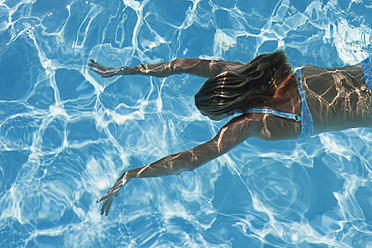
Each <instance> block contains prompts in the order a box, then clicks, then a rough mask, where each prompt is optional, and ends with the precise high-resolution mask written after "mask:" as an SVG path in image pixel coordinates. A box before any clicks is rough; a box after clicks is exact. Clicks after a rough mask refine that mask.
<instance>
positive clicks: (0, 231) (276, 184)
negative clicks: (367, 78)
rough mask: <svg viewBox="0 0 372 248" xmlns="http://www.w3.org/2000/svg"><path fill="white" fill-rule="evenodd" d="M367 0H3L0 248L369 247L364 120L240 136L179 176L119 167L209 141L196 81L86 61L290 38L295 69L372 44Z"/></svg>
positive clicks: (129, 59) (255, 47)
mask: <svg viewBox="0 0 372 248" xmlns="http://www.w3.org/2000/svg"><path fill="white" fill-rule="evenodd" d="M371 10H372V2H371V1H370V0H368V1H367V0H365V1H364V0H353V1H350V0H348V1H347V0H330V1H326V0H323V1H317V0H314V1H311V0H306V1H304V0H293V1H290V0H282V1H279V2H277V1H274V0H268V1H266V0H265V1H256V0H232V1H222V0H209V1H207V0H201V1H199V0H192V1H185V0H144V1H136V0H123V1H119V0H110V1H96V0H95V1H92V0H87V1H71V0H70V1H66V0H65V1H62V0H55V1H50V0H38V1H36V0H23V1H20V0H2V1H0V210H1V211H0V247H244V248H245V247H372V212H371V208H372V151H371V147H372V132H371V129H363V128H356V129H350V130H346V131H342V132H333V133H324V134H320V135H318V136H315V137H312V138H310V139H308V140H306V142H305V141H285V142H264V141H260V140H257V139H249V140H247V141H246V142H244V143H243V144H241V145H240V146H238V147H236V148H235V149H234V150H232V151H231V152H229V153H228V154H226V155H224V156H222V157H220V158H218V159H216V160H214V161H212V162H210V163H208V164H207V165H205V166H203V167H201V168H199V169H197V170H195V171H193V172H185V173H182V174H181V175H179V176H173V177H164V178H155V179H142V180H133V181H131V182H130V183H129V184H128V185H126V186H125V188H124V189H122V191H121V192H120V194H119V196H118V197H117V198H116V199H115V201H114V203H113V206H112V209H111V212H110V214H109V216H107V217H106V216H101V215H100V207H101V204H96V203H95V201H96V200H97V199H98V198H99V197H101V196H103V195H104V194H105V193H106V192H107V190H108V189H109V188H110V187H111V186H112V185H113V183H114V182H115V181H116V180H117V178H118V177H119V176H120V175H121V173H123V172H124V171H125V170H127V169H132V168H137V167H140V166H143V165H147V164H149V163H151V162H153V161H155V160H158V159H160V158H162V157H164V156H166V155H168V154H172V153H177V152H180V151H183V150H186V149H190V148H192V147H193V146H196V145H198V144H200V143H201V142H205V141H207V140H209V139H210V138H212V137H213V135H214V134H215V133H216V132H217V131H218V130H219V128H221V127H222V126H223V125H224V124H225V123H226V122H227V121H228V120H224V121H221V122H212V121H210V120H208V119H207V118H206V117H204V116H202V115H201V114H200V113H199V112H198V111H197V109H196V108H195V106H194V104H193V95H194V94H195V93H196V92H197V91H198V89H199V88H200V87H201V85H202V84H203V82H204V80H205V79H202V78H197V77H194V76H187V75H175V76H172V77H169V78H166V79H158V78H151V77H141V76H128V77H116V78H110V79H102V78H100V77H98V76H97V75H95V74H94V73H92V72H91V71H89V70H88V68H87V62H88V61H89V59H95V60H97V61H98V62H99V63H102V64H104V65H107V66H113V67H119V66H123V65H127V66H135V65H138V64H140V63H156V62H161V61H169V60H172V59H175V58H213V59H224V60H230V61H240V62H244V63H247V62H249V61H250V60H251V59H253V58H254V57H255V56H257V55H258V54H260V53H263V52H272V51H275V50H276V49H278V48H285V50H286V53H287V55H288V57H289V60H290V62H291V63H292V64H293V66H300V65H304V64H315V65H317V66H325V67H334V66H343V65H345V64H355V63H358V62H360V61H362V60H363V59H364V58H366V57H368V56H370V55H371V54H372V47H371V41H372V31H371V28H372V17H371V13H372V12H371Z"/></svg>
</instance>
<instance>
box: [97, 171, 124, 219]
mask: <svg viewBox="0 0 372 248" xmlns="http://www.w3.org/2000/svg"><path fill="white" fill-rule="evenodd" d="M128 182H129V179H127V178H126V176H125V173H124V174H123V175H122V176H121V177H120V178H119V180H118V181H117V182H116V183H115V185H114V186H113V187H112V188H111V189H110V190H109V191H108V192H107V195H105V196H103V197H101V198H100V199H99V200H98V201H97V203H100V202H101V201H104V202H103V205H102V208H101V215H103V214H105V215H106V216H107V215H108V214H109V212H110V208H111V204H112V202H113V201H114V197H116V196H117V195H118V192H119V190H120V189H121V188H122V187H123V186H124V185H125V184H127V183H128Z"/></svg>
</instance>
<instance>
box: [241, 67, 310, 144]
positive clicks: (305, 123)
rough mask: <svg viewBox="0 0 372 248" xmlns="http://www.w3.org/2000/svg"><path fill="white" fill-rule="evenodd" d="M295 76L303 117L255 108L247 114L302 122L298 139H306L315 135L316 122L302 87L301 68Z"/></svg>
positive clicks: (248, 110)
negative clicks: (268, 115)
mask: <svg viewBox="0 0 372 248" xmlns="http://www.w3.org/2000/svg"><path fill="white" fill-rule="evenodd" d="M295 76H296V78H297V82H298V91H299V93H300V96H301V100H302V104H301V105H302V106H301V116H299V115H297V114H293V113H286V112H280V111H276V110H273V109H263V108H254V109H247V110H246V111H245V113H249V114H272V115H274V116H278V117H282V118H286V119H290V120H295V121H301V126H302V128H301V135H300V136H299V137H298V138H305V137H310V136H313V135H314V122H313V117H312V115H311V112H310V109H309V106H308V105H307V101H306V98H305V91H304V88H303V86H302V73H301V68H299V69H297V70H296V71H295Z"/></svg>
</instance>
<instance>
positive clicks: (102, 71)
mask: <svg viewBox="0 0 372 248" xmlns="http://www.w3.org/2000/svg"><path fill="white" fill-rule="evenodd" d="M88 66H90V69H91V70H92V71H94V72H95V73H98V74H99V75H101V77H103V78H108V77H113V76H116V75H130V74H131V71H133V68H131V67H126V66H123V67H121V68H119V69H115V68H113V67H106V66H103V65H101V64H98V63H97V62H96V61H94V60H93V59H91V60H90V63H88Z"/></svg>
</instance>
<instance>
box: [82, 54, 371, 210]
mask: <svg viewBox="0 0 372 248" xmlns="http://www.w3.org/2000/svg"><path fill="white" fill-rule="evenodd" d="M265 56H267V57H265ZM273 56H274V57H273ZM278 56H279V59H278V58H277V57H278ZM280 56H282V57H280ZM283 56H284V53H283V52H276V53H273V54H269V55H264V57H262V55H261V56H259V57H258V58H256V59H255V60H253V61H251V62H250V63H249V64H247V65H245V64H242V63H239V62H227V61H213V60H199V59H176V60H173V61H171V62H166V63H160V64H153V65H139V66H137V67H133V68H131V67H122V68H120V69H112V68H106V67H104V66H102V65H100V64H98V63H96V62H95V61H93V60H92V61H91V63H89V66H91V69H92V70H93V71H95V72H96V73H98V74H100V75H101V76H102V77H111V76H115V75H147V76H155V77H167V76H170V75H174V74H182V73H187V74H191V75H195V76H200V77H206V78H209V79H208V80H207V82H206V83H205V85H204V86H203V87H202V88H201V90H200V91H199V92H198V93H197V94H196V96H195V100H196V105H197V107H198V108H199V110H200V112H201V113H202V114H204V115H207V116H208V117H209V118H211V119H212V120H220V119H223V118H226V117H229V116H231V115H233V114H234V113H241V115H239V116H237V117H234V118H233V119H231V120H230V121H229V122H228V123H227V124H226V125H225V126H224V127H223V128H221V130H220V131H219V132H218V134H217V135H216V136H215V137H214V138H212V139H211V140H209V141H207V142H205V143H203V144H201V145H199V146H197V147H194V148H192V149H190V150H187V151H184V152H180V153H177V154H173V155H169V156H167V157H165V158H162V159H160V160H159V161H156V162H154V163H152V164H149V165H147V166H144V167H141V168H138V169H133V170H129V171H127V172H125V173H123V175H122V176H121V177H120V178H119V180H118V181H117V182H116V184H115V185H114V186H113V187H112V188H111V189H110V190H109V192H108V194H107V195H106V196H104V197H102V198H101V199H100V200H99V201H98V202H100V201H103V200H104V201H105V202H104V204H103V207H102V211H101V213H102V214H104V213H105V214H106V215H107V214H108V213H109V210H110V207H111V203H112V201H113V198H114V197H115V196H116V195H117V193H118V191H119V190H120V189H121V188H122V187H123V186H124V185H125V184H126V183H128V182H129V181H130V180H131V179H134V178H146V177H159V176H167V175H177V174H179V173H181V172H182V171H190V170H193V169H195V168H198V167H200V166H201V165H203V164H205V163H207V162H209V161H211V160H213V159H215V158H217V157H218V156H221V155H222V154H224V153H226V152H228V151H229V150H231V149H232V148H234V147H235V146H237V145H238V144H240V143H242V142H243V141H245V140H246V139H248V138H250V137H256V138H259V139H262V140H268V141H275V140H287V139H297V138H299V137H301V138H303V137H306V136H311V135H313V134H319V133H322V132H327V131H337V130H343V129H347V128H353V127H368V126H371V119H372V96H371V89H370V88H369V86H368V85H367V83H366V81H369V79H368V80H365V74H364V73H366V71H368V68H371V64H370V63H368V61H367V62H362V63H361V64H358V65H354V66H346V67H344V68H335V69H325V68H319V67H315V66H304V67H302V68H299V69H297V70H296V72H295V73H293V72H292V70H291V68H290V67H288V66H287V67H286V66H285V65H284V66H283V65H282V64H284V63H285V56H284V57H283ZM274 58H275V59H277V62H278V63H276V64H275V65H274V64H273V65H271V64H270V63H274V62H272V61H275V60H274ZM265 63H266V65H265ZM267 63H269V64H267ZM280 63H282V64H280ZM363 63H364V64H363ZM265 66H266V67H265ZM271 67H272V68H271ZM362 67H363V68H362ZM262 68H266V69H262ZM245 75H247V79H246V78H245ZM250 81H251V82H253V83H255V85H253V83H251V82H250ZM261 81H262V82H261ZM247 83H248V84H247ZM249 83H251V84H252V87H251V86H250V85H249ZM245 84H247V85H245ZM238 87H245V89H247V90H248V91H250V92H249V94H245V95H244V94H241V95H239V94H235V93H234V94H231V89H233V90H234V88H238ZM250 87H251V88H254V87H255V89H254V90H252V89H251V88H250ZM302 88H303V90H302ZM239 89H240V88H239ZM238 93H239V92H238ZM265 94H266V95H265ZM251 95H252V96H253V95H254V96H253V97H252V96H251ZM230 98H231V99H233V100H231V99H230ZM226 99H227V100H226ZM239 99H240V100H239ZM241 99H243V100H241ZM244 99H248V100H244ZM238 100H239V101H240V102H238V104H235V103H234V104H230V103H228V101H231V102H234V101H238Z"/></svg>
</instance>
